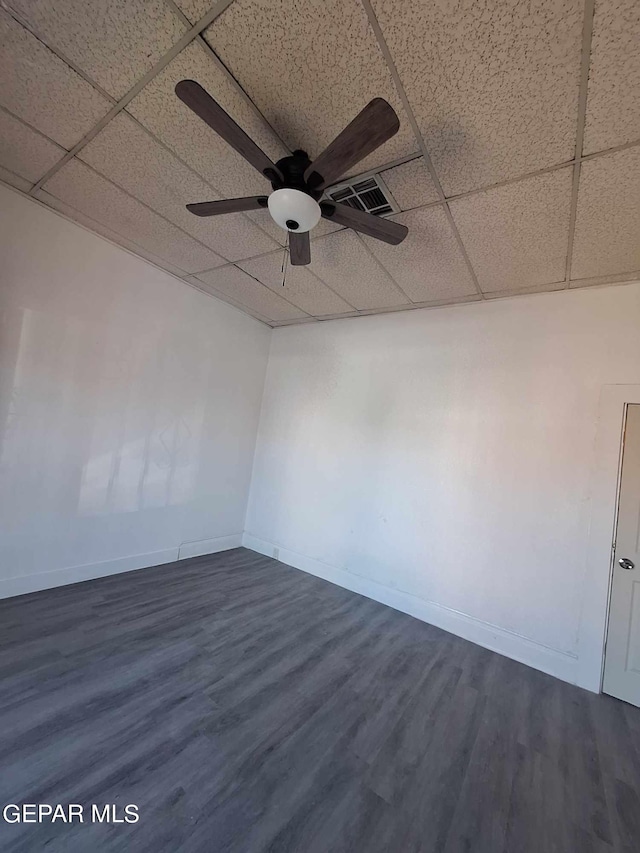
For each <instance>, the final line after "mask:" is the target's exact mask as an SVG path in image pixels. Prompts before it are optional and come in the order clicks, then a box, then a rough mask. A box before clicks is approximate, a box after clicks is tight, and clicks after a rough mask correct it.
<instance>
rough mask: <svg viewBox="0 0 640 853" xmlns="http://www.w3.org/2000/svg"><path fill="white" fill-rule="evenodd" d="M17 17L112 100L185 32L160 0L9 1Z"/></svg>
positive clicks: (126, 89)
mask: <svg viewBox="0 0 640 853" xmlns="http://www.w3.org/2000/svg"><path fill="white" fill-rule="evenodd" d="M10 3H11V7H12V8H13V10H15V12H16V13H17V16H18V18H19V19H20V20H21V21H22V22H23V23H24V24H25V26H26V27H28V29H30V30H32V31H33V32H34V33H35V34H36V35H37V36H38V38H39V39H41V40H42V41H44V43H45V44H47V45H49V46H50V47H53V48H56V49H57V50H59V51H60V52H61V53H62V54H64V56H66V57H67V58H68V59H69V60H70V61H71V62H72V63H73V64H74V65H76V66H77V67H78V68H79V69H81V70H82V71H84V73H85V74H86V75H87V76H88V77H90V78H91V79H92V80H93V81H94V82H95V83H97V84H98V85H99V86H101V87H102V88H103V89H104V90H105V91H107V92H108V93H109V94H110V95H111V96H112V97H114V98H115V99H116V100H118V99H119V98H121V97H122V96H123V95H124V94H125V93H126V92H127V91H128V90H129V89H130V88H131V87H132V86H133V84H134V83H136V81H137V80H139V79H140V78H141V77H143V76H144V75H145V74H146V73H147V71H149V69H150V68H152V67H153V66H154V65H155V63H156V62H157V61H158V60H159V59H160V57H161V56H162V55H163V54H164V53H166V52H167V51H168V50H169V49H170V48H171V47H172V46H173V45H174V44H175V42H177V41H178V40H179V39H180V37H181V36H182V34H183V33H184V32H186V30H187V26H186V24H184V23H183V22H181V21H180V19H179V18H178V16H177V15H176V14H174V13H173V12H172V11H171V9H170V8H169V6H168V5H167V4H166V3H165V2H164V0H64V2H59V0H38V2H33V0H10Z"/></svg>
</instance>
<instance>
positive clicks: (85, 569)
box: [0, 533, 242, 598]
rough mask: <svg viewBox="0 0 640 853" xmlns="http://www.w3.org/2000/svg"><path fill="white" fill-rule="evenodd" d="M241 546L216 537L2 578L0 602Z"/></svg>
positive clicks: (237, 539) (236, 538)
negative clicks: (173, 546)
mask: <svg viewBox="0 0 640 853" xmlns="http://www.w3.org/2000/svg"><path fill="white" fill-rule="evenodd" d="M241 544H242V534H241V533H234V534H233V535H231V536H218V537H216V538H215V539H202V540H200V541H198V542H183V543H182V545H179V546H177V547H175V548H165V549H164V550H162V551H149V552H148V553H145V554H131V555H130V556H128V557H119V558H118V559H116V560H102V561H100V562H99V563H87V564H85V565H83V566H69V567H66V568H64V569H54V570H53V571H51V572H41V573H40V574H36V575H26V576H23V577H15V578H5V579H3V580H0V598H11V597H12V596H14V595H25V594H26V593H28V592H39V591H40V590H42V589H52V588H53V587H56V586H66V585H67V584H70V583H79V582H80V581H88V580H93V579H94V578H103V577H107V576H108V575H117V574H121V573H122V572H132V571H135V570H136V569H148V568H149V567H151V566H161V565H162V564H163V563H173V562H174V561H176V560H185V559H186V558H187V557H200V556H202V555H204V554H216V553H217V552H218V551H227V550H229V549H230V548H239V547H240V546H241Z"/></svg>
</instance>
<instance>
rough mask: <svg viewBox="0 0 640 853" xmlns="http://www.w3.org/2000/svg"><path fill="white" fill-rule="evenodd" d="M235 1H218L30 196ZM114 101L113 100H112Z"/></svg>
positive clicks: (48, 174)
mask: <svg viewBox="0 0 640 853" xmlns="http://www.w3.org/2000/svg"><path fill="white" fill-rule="evenodd" d="M232 2H233V0H218V2H217V3H215V5H214V6H213V7H212V8H211V9H210V10H209V11H208V12H207V14H206V15H204V16H203V17H202V18H200V20H199V21H198V22H197V23H196V24H194V25H193V26H192V27H191V29H190V30H187V32H186V33H184V34H183V36H182V37H181V38H180V39H179V40H178V41H177V42H176V43H175V44H174V45H173V47H172V48H171V49H170V50H168V51H167V52H166V53H165V54H164V56H162V57H161V58H160V59H159V60H158V62H156V64H155V65H154V66H153V68H151V69H150V70H149V71H147V73H146V74H145V75H144V76H143V77H141V78H140V79H139V80H138V82H137V83H136V84H135V85H134V86H132V87H131V89H129V91H128V92H127V93H126V94H125V95H123V96H122V98H120V100H119V101H118V102H117V103H116V104H115V105H114V106H113V107H112V108H111V109H110V110H109V112H108V113H107V114H106V115H105V116H103V117H102V118H101V119H100V121H99V122H97V123H96V124H95V125H94V126H93V127H92V128H91V130H90V131H89V132H88V133H87V134H85V136H83V138H82V139H81V140H80V141H79V142H76V144H75V145H74V146H73V148H71V149H70V150H69V151H68V152H67V154H66V155H65V156H64V157H62V159H61V160H59V161H58V162H57V163H56V164H55V165H54V166H52V167H51V169H49V171H48V172H46V174H45V175H43V177H42V178H40V180H39V181H37V182H36V183H35V184H34V185H33V187H32V188H31V190H30V191H29V195H34V194H35V193H36V192H37V191H38V190H39V189H41V188H42V186H43V185H44V184H45V183H46V182H47V181H48V180H49V179H50V178H52V177H53V176H54V175H55V174H56V172H58V171H59V170H60V169H61V168H62V167H63V166H64V165H65V164H66V163H68V162H69V160H71V159H72V158H73V157H75V155H76V154H77V153H78V151H81V150H82V149H83V148H84V147H85V145H88V144H89V142H91V140H92V139H93V138H94V137H95V136H97V134H98V133H99V132H100V131H101V130H102V129H103V128H104V127H106V126H107V125H108V124H109V122H110V121H111V119H112V118H114V117H115V116H117V115H118V113H120V112H122V110H123V109H124V108H125V107H126V106H127V104H129V103H131V101H132V100H133V99H134V98H135V97H136V95H138V94H140V92H141V91H142V90H143V89H144V87H145V86H146V85H147V84H148V83H150V82H151V81H152V80H153V78H154V77H157V75H158V74H159V73H160V72H161V71H162V70H163V69H164V68H166V66H167V65H168V64H169V63H170V62H171V60H173V59H175V58H176V56H177V55H178V54H179V53H181V52H182V51H183V50H184V49H185V47H186V46H187V45H188V44H190V43H191V42H192V41H193V40H194V39H195V38H196V37H197V36H199V35H200V33H201V32H202V31H203V30H205V29H206V28H207V27H208V26H210V24H212V23H213V21H215V19H216V18H218V17H219V16H220V15H221V14H222V13H223V12H224V11H225V9H227V8H228V7H229V6H230V5H231V3H232ZM111 100H112V101H113V98H111Z"/></svg>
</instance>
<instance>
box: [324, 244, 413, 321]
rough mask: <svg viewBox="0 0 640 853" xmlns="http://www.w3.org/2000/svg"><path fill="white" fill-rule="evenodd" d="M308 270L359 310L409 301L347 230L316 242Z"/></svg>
mask: <svg viewBox="0 0 640 853" xmlns="http://www.w3.org/2000/svg"><path fill="white" fill-rule="evenodd" d="M309 269H310V270H311V272H314V273H315V274H316V275H317V276H319V277H320V278H321V279H322V280H323V281H324V282H326V283H327V284H328V285H329V286H330V287H332V288H333V290H335V291H336V293H339V294H340V296H343V297H344V298H345V299H346V300H347V302H349V303H350V304H351V305H353V306H354V307H355V308H358V309H364V308H386V307H388V306H390V305H403V304H406V303H407V302H408V301H409V300H408V299H407V297H406V296H404V295H403V294H402V293H401V292H400V291H399V290H398V288H397V287H396V286H395V285H394V283H393V281H392V280H391V279H390V278H389V276H388V275H387V273H386V272H385V271H384V270H383V269H382V268H381V267H380V265H379V264H378V263H377V262H376V261H375V260H374V259H373V258H372V257H371V255H370V254H369V252H368V251H367V250H366V248H365V247H364V245H363V243H362V241H361V240H360V239H359V238H358V237H357V236H356V234H355V233H354V232H353V231H351V230H350V229H349V230H346V231H339V232H338V233H337V234H331V235H330V236H329V237H325V238H324V239H322V240H316V241H315V242H314V243H313V245H312V247H311V266H310V267H309Z"/></svg>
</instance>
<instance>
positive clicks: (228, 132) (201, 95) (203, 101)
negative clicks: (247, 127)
mask: <svg viewBox="0 0 640 853" xmlns="http://www.w3.org/2000/svg"><path fill="white" fill-rule="evenodd" d="M176 95H177V96H178V97H179V98H180V100H181V101H182V102H183V103H185V104H186V105H187V106H188V107H189V109H190V110H193V112H194V113H195V114H196V115H197V116H198V117H199V118H201V119H202V121H204V122H206V123H207V124H208V125H209V127H210V128H212V129H213V130H215V132H216V133H217V134H218V136H221V137H222V139H224V141H225V142H227V143H228V144H229V145H230V146H231V147H232V148H233V149H234V150H235V151H237V152H238V154H240V155H241V156H242V157H244V159H245V160H247V162H249V163H251V165H252V166H253V167H254V169H257V170H258V171H259V172H260V174H262V175H264V176H265V177H266V178H268V179H269V180H270V181H271V180H274V181H275V180H280V181H281V180H283V178H282V174H281V173H280V170H279V169H278V167H277V166H276V165H274V164H273V163H272V162H271V160H270V159H269V158H268V157H267V155H266V154H265V153H264V151H262V150H261V149H260V148H258V146H257V145H256V143H255V142H254V141H253V139H251V138H250V137H249V136H247V134H246V133H245V132H244V130H243V129H242V128H241V127H240V126H239V125H237V124H236V123H235V121H234V120H233V119H232V118H231V116H230V115H229V114H228V113H226V112H225V111H224V110H223V109H222V107H221V106H220V104H218V103H216V101H214V100H213V98H212V97H211V95H210V94H209V93H208V92H206V91H205V90H204V89H203V88H202V86H201V85H200V84H199V83H196V81H195V80H180V82H179V83H177V84H176Z"/></svg>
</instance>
